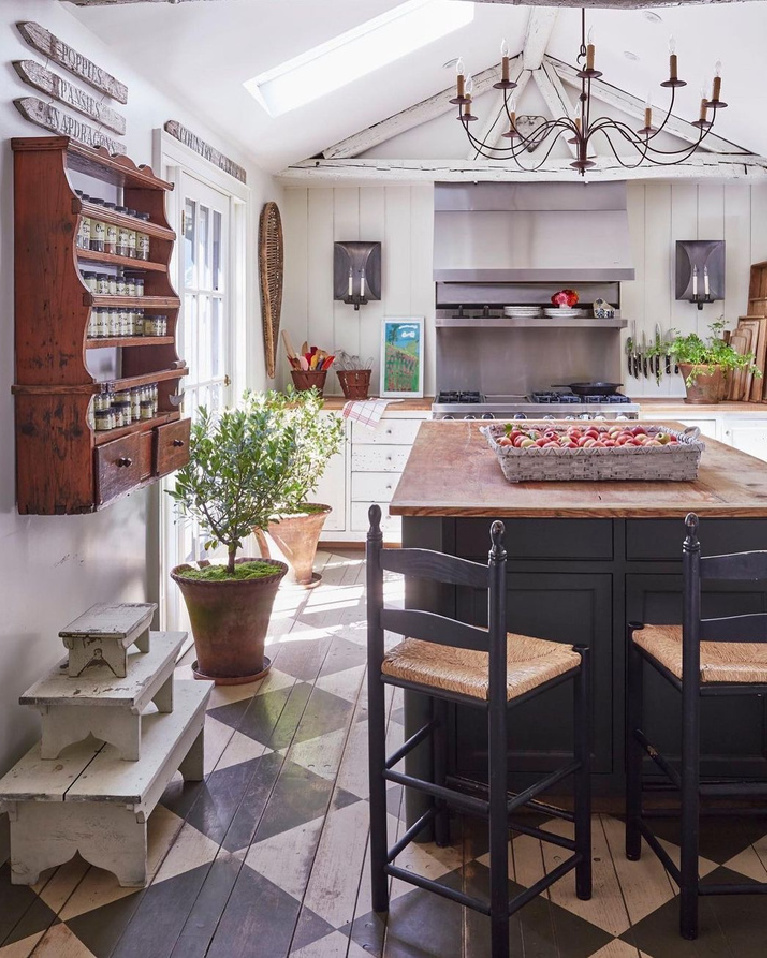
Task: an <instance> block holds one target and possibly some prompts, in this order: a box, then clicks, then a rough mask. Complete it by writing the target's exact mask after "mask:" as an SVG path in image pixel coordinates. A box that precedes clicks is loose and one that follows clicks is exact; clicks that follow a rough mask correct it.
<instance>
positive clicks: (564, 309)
mask: <svg viewBox="0 0 767 958" xmlns="http://www.w3.org/2000/svg"><path fill="white" fill-rule="evenodd" d="M587 312H588V311H587V310H585V309H578V308H577V307H570V306H552V307H551V308H549V309H544V313H545V314H546V315H547V316H548V317H550V318H551V319H575V318H576V317H578V316H585V315H586V313H587Z"/></svg>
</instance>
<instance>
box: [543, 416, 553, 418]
mask: <svg viewBox="0 0 767 958" xmlns="http://www.w3.org/2000/svg"><path fill="white" fill-rule="evenodd" d="M543 418H544V419H554V416H544V417H543Z"/></svg>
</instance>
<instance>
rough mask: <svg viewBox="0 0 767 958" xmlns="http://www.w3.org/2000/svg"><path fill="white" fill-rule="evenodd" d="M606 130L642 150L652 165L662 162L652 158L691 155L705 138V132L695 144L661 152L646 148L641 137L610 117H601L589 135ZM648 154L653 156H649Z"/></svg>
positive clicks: (651, 147)
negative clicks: (612, 130)
mask: <svg viewBox="0 0 767 958" xmlns="http://www.w3.org/2000/svg"><path fill="white" fill-rule="evenodd" d="M607 129H614V130H615V131H616V132H617V133H620V135H621V136H622V137H623V138H624V139H625V140H627V141H628V142H629V143H630V144H631V146H633V147H634V149H636V150H640V149H641V150H642V152H643V153H644V155H645V157H646V158H647V159H649V160H650V162H652V163H656V162H663V161H662V160H654V159H653V156H660V157H663V156H677V155H678V154H681V153H684V154H685V155H686V156H689V155H691V154H692V153H694V152H695V150H696V149H697V148H698V147H699V146H700V144H701V142H702V141H703V137H704V136H705V132H707V131H705V132H704V133H702V134H699V135H698V139H697V140H696V141H695V143H692V144H690V146H689V147H688V146H686V147H684V148H683V149H681V150H661V149H658V147H656V146H648V145H647V143H646V141H645V139H644V138H643V137H639V136H638V134H637V133H636V131H635V130H632V129H631V127H630V126H628V124H626V123H623V122H622V121H620V120H613V119H611V118H610V117H601V118H600V119H599V120H598V121H597V122H596V123H595V124H594V127H593V128H592V129H591V130H590V131H589V133H604V132H605V130H607ZM649 154H653V156H650V155H649Z"/></svg>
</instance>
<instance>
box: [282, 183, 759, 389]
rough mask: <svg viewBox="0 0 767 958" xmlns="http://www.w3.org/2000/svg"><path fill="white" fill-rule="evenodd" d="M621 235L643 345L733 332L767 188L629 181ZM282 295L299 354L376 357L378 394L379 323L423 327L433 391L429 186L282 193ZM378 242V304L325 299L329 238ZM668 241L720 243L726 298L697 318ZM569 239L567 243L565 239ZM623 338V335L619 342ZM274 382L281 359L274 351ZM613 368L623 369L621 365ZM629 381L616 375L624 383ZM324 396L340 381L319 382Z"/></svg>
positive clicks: (628, 296)
mask: <svg viewBox="0 0 767 958" xmlns="http://www.w3.org/2000/svg"><path fill="white" fill-rule="evenodd" d="M628 202H629V227H630V230H631V245H632V252H633V257H634V268H635V271H636V278H635V279H634V280H633V281H632V282H630V283H624V284H623V288H622V315H623V316H624V317H626V318H627V319H629V320H632V319H633V320H636V322H637V330H638V332H639V333H640V334H641V331H642V330H644V332H645V335H646V336H647V339H648V341H649V340H651V339H653V338H654V335H655V324H656V323H657V324H658V325H659V326H660V328H661V330H662V332H664V333H666V332H667V331H668V330H669V329H670V328H672V327H673V328H675V329H679V330H681V331H682V332H684V333H689V332H693V331H697V332H699V333H700V334H701V335H705V333H706V331H707V327H708V325H709V324H710V323H712V322H713V321H714V320H716V319H718V318H719V316H720V314H723V315H724V317H725V319H727V320H728V322H729V323H730V325H732V324H734V323H735V322H736V321H737V318H738V316H740V315H742V314H743V313H745V311H746V305H747V299H748V271H749V265H750V264H751V263H754V262H758V261H760V260H767V186H765V185H760V186H753V187H750V186H748V185H747V184H743V183H742V182H733V183H723V182H721V181H720V182H701V183H696V182H691V181H690V180H679V181H667V182H658V181H652V182H649V181H648V182H641V181H635V182H631V183H629V187H628ZM283 223H284V231H285V292H284V305H283V313H282V325H283V327H284V328H285V329H287V330H288V333H289V335H290V337H291V339H292V340H293V341H294V344H295V345H296V347H298V346H300V344H301V342H303V340H304V339H307V340H309V341H310V342H311V343H316V344H317V345H318V346H320V347H322V348H324V349H328V348H330V347H332V348H334V349H345V350H346V351H347V352H350V353H358V354H359V355H361V356H362V357H363V358H366V357H368V356H373V357H374V359H375V362H374V366H373V377H372V390H371V391H372V392H373V393H374V394H375V393H376V392H377V390H378V381H379V377H378V362H379V342H380V325H381V319H382V318H383V317H384V316H404V315H415V316H424V317H425V319H426V327H425V329H426V332H425V376H424V389H425V392H426V394H427V395H431V394H433V391H434V355H435V328H434V283H433V280H432V246H433V189H432V186H431V184H417V185H415V184H414V185H407V184H404V185H401V184H396V185H391V186H389V185H386V186H383V185H381V186H363V187H359V188H351V187H338V188H335V189H334V188H332V187H322V188H308V189H307V188H286V189H285V192H284V200H283ZM344 239H365V240H381V242H382V260H383V277H382V298H381V301H380V302H378V303H371V304H369V305H368V306H364V307H362V309H361V310H360V311H359V312H358V313H357V312H355V311H354V310H353V308H352V307H351V306H346V305H345V304H344V303H342V302H339V303H336V302H334V301H333V288H332V286H333V240H344ZM677 239H724V240H725V241H726V243H727V274H726V294H727V298H726V299H725V300H724V301H723V302H716V303H713V304H712V305H709V306H705V307H704V308H703V310H701V311H699V310H697V309H696V308H695V307H693V306H691V305H690V304H689V303H687V302H684V301H681V302H678V301H677V300H676V299H675V298H674V255H675V254H674V247H675V241H676V240H677ZM576 241H577V238H574V242H576ZM623 341H624V342H625V337H624V340H623ZM278 365H279V369H280V378H279V383H280V384H281V385H284V383H285V382H286V380H287V378H288V376H287V362H286V361H285V358H284V356H283V355H282V353H281V355H280V362H279V364H278ZM622 368H623V369H624V370H625V369H626V365H625V357H624V361H623V365H622ZM625 375H626V374H625V373H624V376H625ZM626 391H627V392H628V393H630V394H631V395H634V396H681V395H684V386H683V384H682V381H681V378H680V377H679V376H671V377H670V378H667V377H665V375H664V377H663V379H662V380H661V383H660V385H659V386H658V385H656V383H655V380H654V379H648V380H645V379H643V378H642V379H640V380H639V381H638V382H637V381H636V380H633V379H629V380H628V383H627V384H626ZM326 392H327V393H328V394H331V395H333V394H338V393H340V389H339V387H338V380H337V378H336V376H335V375H332V374H331V375H330V376H329V377H328V388H327V389H326Z"/></svg>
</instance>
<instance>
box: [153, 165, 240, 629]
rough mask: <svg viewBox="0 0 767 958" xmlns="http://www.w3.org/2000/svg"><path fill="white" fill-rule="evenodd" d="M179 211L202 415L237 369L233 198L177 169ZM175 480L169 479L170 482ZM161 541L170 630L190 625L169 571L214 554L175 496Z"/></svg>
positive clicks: (183, 333) (220, 400) (181, 270)
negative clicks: (179, 512)
mask: <svg viewBox="0 0 767 958" xmlns="http://www.w3.org/2000/svg"><path fill="white" fill-rule="evenodd" d="M176 183H177V189H178V209H177V216H178V222H177V226H176V229H177V233H178V237H179V241H178V244H177V257H178V261H177V270H176V277H177V280H176V282H177V284H178V293H179V297H180V299H181V311H180V315H179V326H178V330H179V331H178V349H179V355H180V356H182V357H183V358H184V359H185V360H186V363H187V365H188V367H189V375H188V376H187V377H186V378H185V379H184V380H183V389H184V407H183V408H184V415H186V416H191V417H192V420H193V421H194V419H195V418H196V417H197V415H198V411H199V409H200V408H201V407H205V408H207V409H208V410H211V411H217V410H220V409H222V408H224V407H226V406H228V405H230V404H231V401H232V395H231V393H232V388H231V376H230V372H231V370H232V369H233V365H232V360H233V355H234V348H235V344H234V329H235V322H234V316H233V313H234V311H235V308H236V305H237V299H236V297H234V296H233V295H232V291H233V287H234V285H235V273H234V270H233V264H232V251H231V246H232V236H233V233H232V222H231V220H232V215H233V207H232V198H231V197H230V196H228V195H227V194H225V193H223V192H220V191H218V190H216V189H214V188H213V187H211V186H209V185H208V184H206V183H203V182H202V181H201V180H199V179H197V178H195V177H194V176H192V175H190V174H189V173H186V172H183V171H179V173H178V174H177V176H176ZM172 483H173V477H172V476H170V477H169V478H168V480H167V484H168V485H169V486H172ZM162 511H163V533H164V534H163V543H162V546H161V565H162V566H163V568H162V570H161V572H162V577H163V579H164V584H165V588H164V590H163V592H164V596H163V606H164V610H163V611H164V616H163V618H164V621H165V628H167V629H187V628H188V620H187V617H186V608H185V606H184V604H183V602H182V601H181V600H180V597H179V592H178V589H176V588H173V587H168V581H167V580H168V573H169V571H170V569H172V568H173V566H174V565H177V564H178V563H181V562H194V561H196V560H198V559H201V558H209V559H212V558H213V557H214V556H216V555H217V553H211V551H210V550H207V551H206V550H205V537H204V534H203V532H202V530H201V529H200V527H199V525H198V524H197V523H196V522H194V521H192V520H190V519H183V518H181V517H179V516H178V515H177V514H176V511H175V507H174V504H173V502H172V500H171V498H170V496H167V495H165V496H163V497H162Z"/></svg>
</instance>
